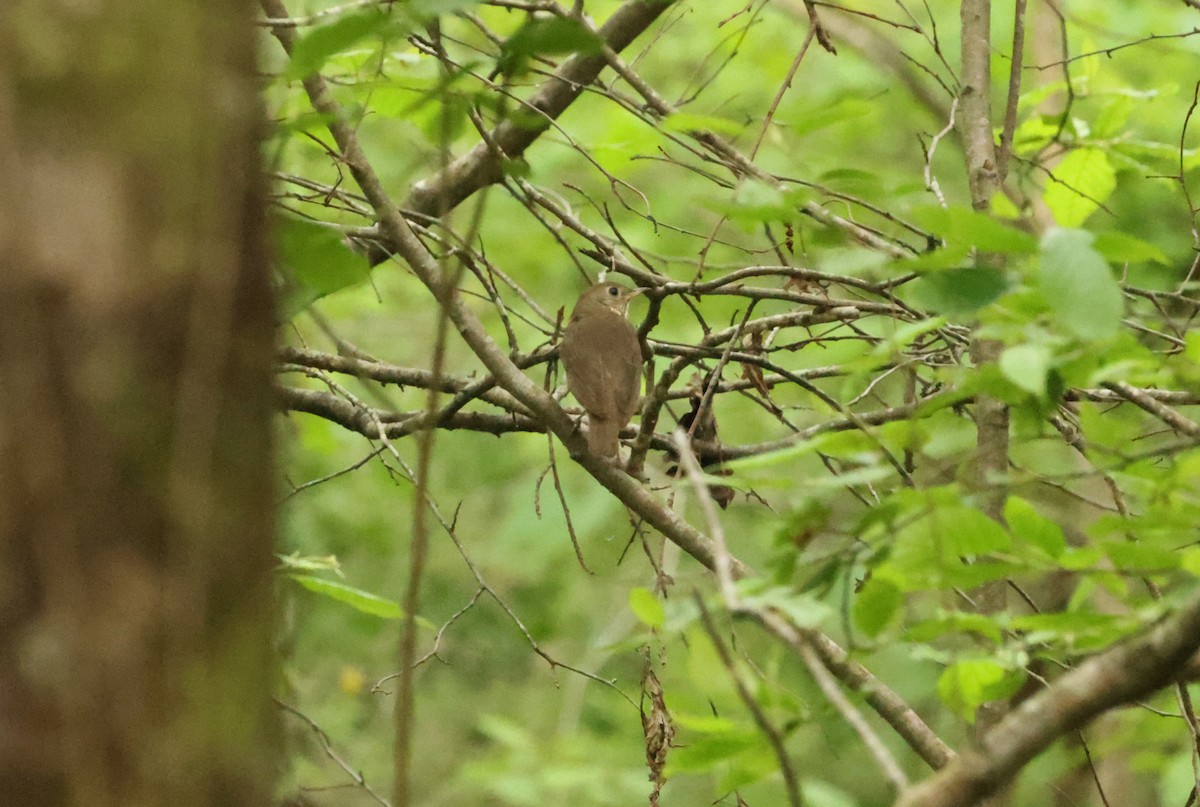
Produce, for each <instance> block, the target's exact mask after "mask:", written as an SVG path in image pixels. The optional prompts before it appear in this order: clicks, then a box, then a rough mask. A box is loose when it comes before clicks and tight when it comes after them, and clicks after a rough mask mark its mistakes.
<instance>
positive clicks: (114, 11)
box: [0, 0, 275, 807]
mask: <svg viewBox="0 0 1200 807" xmlns="http://www.w3.org/2000/svg"><path fill="white" fill-rule="evenodd" d="M251 19H252V18H251V6H250V5H249V4H248V3H245V2H240V1H239V0H171V1H170V2H163V1H162V0H120V2H118V0H88V2H78V0H70V1H69V0H4V3H3V7H2V8H0V187H2V188H3V189H4V190H3V198H2V200H0V802H2V803H4V804H11V805H22V807H25V806H26V805H37V807H51V806H53V805H88V806H89V807H103V806H104V805H121V806H122V807H140V806H141V805H166V804H170V805H173V806H174V807H181V806H184V805H201V804H203V805H222V807H236V806H237V805H255V807H260V806H261V805H263V804H264V803H266V802H267V801H269V799H270V797H271V793H272V777H273V769H272V765H271V763H272V757H271V754H272V749H273V748H274V747H275V742H274V734H275V726H274V719H273V714H274V713H273V709H272V707H271V704H270V698H269V695H270V690H271V686H272V684H273V667H272V664H271V661H270V658H271V656H270V641H271V628H272V618H271V617H272V606H271V591H270V585H271V568H272V565H273V560H272V522H271V510H272V501H271V500H272V484H271V474H270V470H271V467H270V459H271V457H270V449H271V423H270V413H271V395H270V375H269V368H270V359H271V347H272V323H271V305H270V288H269V277H268V275H267V269H266V260H265V255H264V242H263V239H264V196H263V189H262V187H261V186H260V183H261V179H260V171H259V168H258V159H257V134H258V128H259V125H260V114H259V109H258V106H257V99H256V87H255V85H254V68H255V66H254V39H253V27H252V24H251Z"/></svg>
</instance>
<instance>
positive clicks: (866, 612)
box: [854, 576, 904, 637]
mask: <svg viewBox="0 0 1200 807" xmlns="http://www.w3.org/2000/svg"><path fill="white" fill-rule="evenodd" d="M903 604H904V595H903V594H902V593H901V591H900V589H899V588H898V587H897V586H896V584H895V583H892V582H891V581H890V580H887V579H884V578H882V577H879V576H873V577H871V578H870V579H869V580H867V582H865V583H863V586H862V590H861V591H859V592H858V594H857V595H855V597H854V624H856V625H858V628H859V630H861V631H862V632H863V633H865V634H866V635H867V636H871V637H874V636H878V635H879V634H880V633H881V632H883V629H884V628H886V627H887V626H888V624H889V623H891V621H892V619H893V617H895V615H896V612H897V611H899V610H900V606H901V605H903Z"/></svg>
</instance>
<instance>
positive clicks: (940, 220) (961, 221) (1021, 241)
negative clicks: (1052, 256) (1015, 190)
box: [910, 205, 1037, 253]
mask: <svg viewBox="0 0 1200 807" xmlns="http://www.w3.org/2000/svg"><path fill="white" fill-rule="evenodd" d="M910 215H911V217H912V218H913V219H914V220H915V221H916V222H917V223H918V224H920V225H922V226H923V227H925V228H927V229H929V230H931V231H932V232H933V233H934V234H936V235H937V236H938V237H939V238H941V239H942V240H943V241H945V242H946V244H947V245H948V246H950V247H956V246H958V247H964V246H966V247H974V248H975V249H977V250H979V251H980V252H1009V253H1031V252H1034V251H1036V250H1037V240H1036V239H1035V238H1034V237H1033V236H1032V235H1030V234H1029V233H1026V232H1022V231H1021V230H1018V229H1016V228H1014V227H1010V226H1008V225H1007V224H1002V223H1001V222H999V221H996V220H995V219H994V218H992V217H991V216H988V215H987V214H985V213H979V212H977V211H974V210H971V209H970V208H965V207H950V208H943V207H937V206H936V205H929V206H925V207H919V208H916V209H915V210H913V211H912V213H911V214H910Z"/></svg>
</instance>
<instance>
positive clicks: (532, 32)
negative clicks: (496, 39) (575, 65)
mask: <svg viewBox="0 0 1200 807" xmlns="http://www.w3.org/2000/svg"><path fill="white" fill-rule="evenodd" d="M603 47H604V40H603V39H601V38H600V37H599V36H598V35H597V34H596V33H595V32H594V31H592V30H591V29H589V28H588V27H586V26H585V25H583V24H582V23H581V22H579V20H574V19H571V18H569V17H538V18H534V19H531V20H530V21H529V22H527V23H525V24H524V25H522V26H521V27H520V29H518V30H517V32H516V33H515V34H513V35H512V36H511V37H509V39H508V41H507V42H505V43H504V45H503V46H502V47H501V48H500V59H499V62H498V64H499V67H500V69H501V71H502V72H504V73H505V75H509V76H516V75H519V74H521V73H523V72H524V71H525V68H526V66H527V65H528V64H529V61H530V59H532V58H533V57H534V56H538V55H553V54H563V53H584V54H594V53H599V52H600V51H601V50H602V49H603Z"/></svg>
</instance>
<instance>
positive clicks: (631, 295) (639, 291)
mask: <svg viewBox="0 0 1200 807" xmlns="http://www.w3.org/2000/svg"><path fill="white" fill-rule="evenodd" d="M645 291H646V289H645V288H644V287H642V286H638V287H637V288H636V289H632V290H630V292H629V295H628V296H629V299H630V300H632V299H633V298H634V297H637V296H638V295H639V294H643V293H645Z"/></svg>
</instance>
